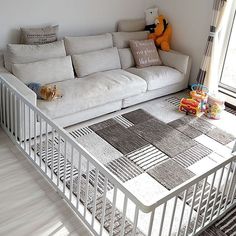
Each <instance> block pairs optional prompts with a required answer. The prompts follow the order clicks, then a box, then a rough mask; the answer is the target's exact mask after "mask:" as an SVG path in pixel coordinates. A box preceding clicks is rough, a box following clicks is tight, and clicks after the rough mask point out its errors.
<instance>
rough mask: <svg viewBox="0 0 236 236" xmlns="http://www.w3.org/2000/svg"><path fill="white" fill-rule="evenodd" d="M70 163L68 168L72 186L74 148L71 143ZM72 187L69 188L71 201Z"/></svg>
mask: <svg viewBox="0 0 236 236" xmlns="http://www.w3.org/2000/svg"><path fill="white" fill-rule="evenodd" d="M70 163H71V168H70V186H73V174H74V148H73V146H72V145H71V160H70ZM72 189H73V188H70V196H69V199H70V201H71V198H72V192H73V191H72Z"/></svg>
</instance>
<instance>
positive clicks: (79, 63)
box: [72, 48, 121, 77]
mask: <svg viewBox="0 0 236 236" xmlns="http://www.w3.org/2000/svg"><path fill="white" fill-rule="evenodd" d="M72 60H73V65H74V68H75V72H76V74H77V76H78V77H83V76H86V75H89V74H92V73H96V72H100V71H107V70H115V69H120V68H121V65H120V58H119V53H118V50H117V48H108V49H103V50H99V51H94V52H88V53H84V54H79V55H74V56H72Z"/></svg>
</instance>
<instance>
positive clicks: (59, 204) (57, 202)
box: [0, 128, 92, 236]
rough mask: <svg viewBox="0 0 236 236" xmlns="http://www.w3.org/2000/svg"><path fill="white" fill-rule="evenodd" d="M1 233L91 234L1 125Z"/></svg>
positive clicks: (11, 235) (18, 235) (10, 234)
mask: <svg viewBox="0 0 236 236" xmlns="http://www.w3.org/2000/svg"><path fill="white" fill-rule="evenodd" d="M0 235H1V236H2V235H4V236H5V235H9V236H14V235H17V236H21V235H24V236H25V235H27V236H28V235H33V236H34V235H60V236H61V235H73V236H75V235H79V236H91V235H92V234H91V233H89V231H88V230H87V228H86V227H85V226H84V225H83V223H82V222H81V221H80V220H79V219H78V218H77V217H76V216H75V215H74V213H73V211H72V210H71V209H70V208H69V207H68V206H67V204H66V203H65V202H64V201H63V200H62V199H61V197H60V196H59V195H58V194H57V193H56V192H55V191H54V189H53V188H52V187H51V186H50V185H49V184H48V183H47V182H46V181H45V180H44V178H43V177H42V176H41V175H40V174H39V173H38V172H37V171H36V170H35V168H34V167H33V166H32V165H31V164H30V163H29V162H28V160H26V158H25V157H24V156H23V155H22V154H21V153H20V151H19V150H18V149H17V148H16V147H15V146H14V145H13V143H12V142H11V141H10V139H9V138H8V137H7V136H6V135H5V133H4V132H3V130H2V129H1V128H0Z"/></svg>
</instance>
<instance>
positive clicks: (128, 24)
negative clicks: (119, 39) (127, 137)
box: [118, 19, 146, 32]
mask: <svg viewBox="0 0 236 236" xmlns="http://www.w3.org/2000/svg"><path fill="white" fill-rule="evenodd" d="M145 26H146V22H145V19H131V20H121V21H119V22H118V32H135V31H143V30H144V29H145Z"/></svg>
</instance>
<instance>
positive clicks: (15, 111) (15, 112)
mask: <svg viewBox="0 0 236 236" xmlns="http://www.w3.org/2000/svg"><path fill="white" fill-rule="evenodd" d="M14 119H15V129H14V130H15V141H16V142H17V136H18V122H17V96H16V94H14Z"/></svg>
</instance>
